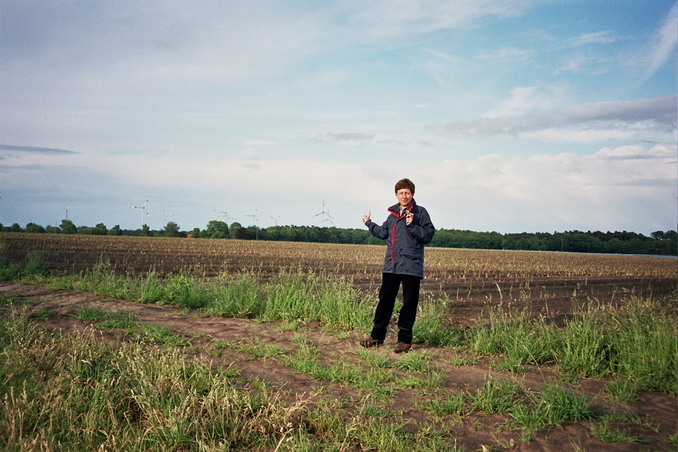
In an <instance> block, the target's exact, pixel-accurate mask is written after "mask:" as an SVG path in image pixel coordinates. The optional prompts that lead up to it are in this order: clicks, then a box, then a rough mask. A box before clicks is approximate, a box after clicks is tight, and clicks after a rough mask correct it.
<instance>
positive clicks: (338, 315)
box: [261, 271, 371, 329]
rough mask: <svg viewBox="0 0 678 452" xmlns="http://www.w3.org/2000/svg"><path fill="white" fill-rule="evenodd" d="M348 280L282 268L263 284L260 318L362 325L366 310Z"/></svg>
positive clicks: (366, 319)
mask: <svg viewBox="0 0 678 452" xmlns="http://www.w3.org/2000/svg"><path fill="white" fill-rule="evenodd" d="M361 300H362V296H360V294H359V293H358V291H357V290H356V289H355V288H354V287H353V286H352V285H351V283H350V282H349V281H346V280H344V279H339V278H321V277H319V276H318V275H317V274H315V273H311V272H309V273H303V272H301V271H298V272H287V271H282V272H281V273H280V274H279V275H278V278H277V279H276V280H274V281H272V282H270V283H269V284H268V286H267V287H266V302H265V304H264V306H263V311H262V313H261V319H262V320H287V321H290V320H301V321H304V322H320V323H322V324H323V325H326V326H328V327H334V328H341V329H365V328H367V327H368V326H369V325H370V321H371V318H370V315H369V311H368V310H367V309H366V306H365V304H364V303H361Z"/></svg>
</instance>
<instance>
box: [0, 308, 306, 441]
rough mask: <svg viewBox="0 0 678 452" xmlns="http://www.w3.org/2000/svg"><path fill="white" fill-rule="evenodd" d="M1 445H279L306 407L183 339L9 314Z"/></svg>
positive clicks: (1, 369) (2, 357)
mask: <svg viewBox="0 0 678 452" xmlns="http://www.w3.org/2000/svg"><path fill="white" fill-rule="evenodd" d="M0 332H1V333H2V335H3V338H2V339H3V341H4V343H5V345H4V347H3V350H2V353H1V354H0V377H1V378H0V381H1V382H2V385H3V386H2V393H3V394H4V396H3V398H2V401H1V405H0V449H2V450H33V449H34V448H35V446H36V445H41V447H40V448H45V450H129V451H146V450H198V449H200V450H232V449H238V450H245V449H271V450H272V449H273V448H274V447H275V445H276V442H277V441H278V440H279V439H280V436H281V435H282V433H281V432H283V431H297V430H298V431H300V432H302V433H306V427H305V425H304V423H303V418H304V414H305V412H306V408H305V407H304V406H303V405H301V404H293V405H288V404H285V403H283V402H282V401H281V399H280V396H279V395H278V394H274V393H269V392H268V391H250V390H240V389H237V387H236V386H235V385H234V383H235V382H236V380H234V379H235V378H237V376H234V375H229V374H228V373H224V372H220V371H218V370H212V369H210V368H209V366H208V365H207V364H206V363H202V362H200V361H199V360H198V359H192V358H187V357H185V356H184V355H181V353H180V352H178V351H177V350H174V349H166V348H148V347H143V346H140V345H138V344H121V345H120V346H119V348H113V347H112V346H111V345H109V344H106V343H104V342H97V341H95V340H94V339H93V337H92V336H89V335H78V336H69V335H54V334H50V333H47V332H45V331H43V330H40V329H38V328H36V327H35V326H33V325H31V324H29V323H27V322H26V321H25V320H23V319H20V318H10V319H3V320H2V328H0Z"/></svg>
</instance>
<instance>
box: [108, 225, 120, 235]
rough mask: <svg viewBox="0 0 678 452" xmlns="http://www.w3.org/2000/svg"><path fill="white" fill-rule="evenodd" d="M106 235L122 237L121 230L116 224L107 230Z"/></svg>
mask: <svg viewBox="0 0 678 452" xmlns="http://www.w3.org/2000/svg"><path fill="white" fill-rule="evenodd" d="M108 235H122V229H120V225H119V224H116V225H115V226H113V227H112V228H111V229H109V230H108Z"/></svg>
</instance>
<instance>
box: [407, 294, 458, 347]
mask: <svg viewBox="0 0 678 452" xmlns="http://www.w3.org/2000/svg"><path fill="white" fill-rule="evenodd" d="M449 303H450V300H449V298H447V297H445V298H440V299H435V300H434V299H428V300H425V302H424V303H420V304H419V312H418V313H417V322H416V324H415V328H414V342H423V343H426V344H431V345H437V346H440V347H449V346H453V345H458V344H459V341H460V333H459V332H458V331H457V330H455V329H454V327H453V326H452V323H451V322H450V319H449V317H450V316H449Z"/></svg>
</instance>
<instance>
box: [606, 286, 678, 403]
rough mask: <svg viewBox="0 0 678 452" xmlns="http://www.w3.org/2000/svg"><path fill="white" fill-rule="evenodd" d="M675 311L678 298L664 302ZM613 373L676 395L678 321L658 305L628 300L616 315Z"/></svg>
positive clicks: (641, 384)
mask: <svg viewBox="0 0 678 452" xmlns="http://www.w3.org/2000/svg"><path fill="white" fill-rule="evenodd" d="M667 301H668V304H669V306H670V305H671V304H673V306H674V309H675V306H676V303H677V302H678V299H676V297H674V298H673V299H671V300H667ZM616 320H617V322H616V325H617V327H616V329H615V330H614V335H613V338H614V342H613V344H612V346H613V349H614V352H615V357H614V361H615V362H614V364H615V368H616V370H617V371H618V372H619V373H621V374H624V375H626V376H628V377H629V378H630V379H631V380H633V381H635V382H636V383H637V384H638V385H639V386H640V387H645V388H649V389H658V390H660V391H665V392H669V393H672V394H678V362H676V356H677V354H678V322H677V320H678V319H676V316H675V315H672V313H671V311H670V309H668V308H667V307H666V306H664V305H662V304H661V303H660V302H657V301H654V300H651V299H643V298H642V297H638V296H633V297H630V298H629V299H628V301H627V303H626V305H625V306H624V309H623V310H622V311H621V312H620V313H619V314H617V316H616Z"/></svg>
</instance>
